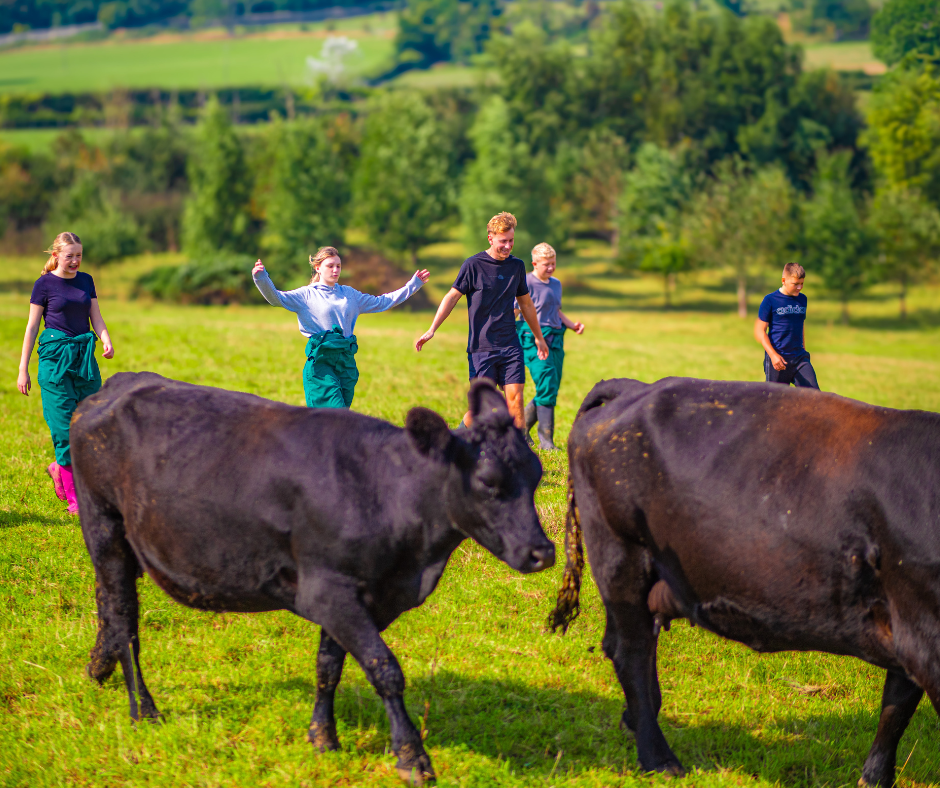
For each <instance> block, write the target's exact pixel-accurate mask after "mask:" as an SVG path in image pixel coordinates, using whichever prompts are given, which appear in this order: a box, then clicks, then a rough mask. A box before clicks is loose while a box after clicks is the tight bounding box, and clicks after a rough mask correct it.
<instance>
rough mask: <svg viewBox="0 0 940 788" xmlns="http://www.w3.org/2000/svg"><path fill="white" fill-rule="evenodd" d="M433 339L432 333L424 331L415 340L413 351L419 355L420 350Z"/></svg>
mask: <svg viewBox="0 0 940 788" xmlns="http://www.w3.org/2000/svg"><path fill="white" fill-rule="evenodd" d="M433 337H434V332H433V331H426V332H425V333H423V334H422V335H421V336H420V337H418V338H417V339H416V340H415V350H417V351H418V352H419V353H420V352H421V348H423V347H424V346H425V344H427V343H428V342H430V341H431V339H433Z"/></svg>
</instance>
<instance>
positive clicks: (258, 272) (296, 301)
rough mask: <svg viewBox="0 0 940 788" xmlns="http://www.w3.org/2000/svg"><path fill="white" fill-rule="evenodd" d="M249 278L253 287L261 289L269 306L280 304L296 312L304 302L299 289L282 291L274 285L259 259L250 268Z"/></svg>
mask: <svg viewBox="0 0 940 788" xmlns="http://www.w3.org/2000/svg"><path fill="white" fill-rule="evenodd" d="M251 278H252V279H253V280H254V283H255V287H257V288H258V290H260V291H261V295H263V296H264V300H265V301H267V302H268V303H269V304H270V305H271V306H282V307H284V309H287V310H288V311H290V312H297V311H298V310H300V309H301V308H302V307H303V306H304V304H305V303H306V302H305V300H304V297H303V294H302V293H301V291H300V290H288V291H287V292H282V291H280V290H278V289H277V288H276V287H275V286H274V282H272V281H271V276H270V275H269V274H268V272H267V271H265V270H264V264H263V263H262V262H261V261H260V260H259V261H258V262H257V263H255V265H254V268H252V269H251Z"/></svg>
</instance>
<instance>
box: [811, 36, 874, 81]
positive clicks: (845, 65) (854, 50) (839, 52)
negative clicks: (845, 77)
mask: <svg viewBox="0 0 940 788" xmlns="http://www.w3.org/2000/svg"><path fill="white" fill-rule="evenodd" d="M803 51H804V54H805V58H804V60H803V63H804V65H805V67H806V68H808V69H809V68H834V69H835V70H836V71H864V72H865V73H866V74H883V73H885V71H886V68H885V64H884V63H882V62H881V61H880V60H878V59H877V58H876V57H875V56H874V55H873V54H872V52H871V43H870V42H869V41H839V42H837V43H824V44H806V45H804V47H803Z"/></svg>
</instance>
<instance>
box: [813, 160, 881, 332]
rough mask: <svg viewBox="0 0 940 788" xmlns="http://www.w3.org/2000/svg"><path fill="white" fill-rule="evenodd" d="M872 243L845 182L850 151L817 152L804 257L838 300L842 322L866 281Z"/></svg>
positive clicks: (848, 185)
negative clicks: (851, 301)
mask: <svg viewBox="0 0 940 788" xmlns="http://www.w3.org/2000/svg"><path fill="white" fill-rule="evenodd" d="M871 241H872V238H871V234H870V233H869V232H867V231H866V228H865V226H864V223H863V222H862V217H861V215H860V214H859V210H858V206H856V204H855V196H854V195H853V193H852V188H851V184H850V182H849V157H848V155H847V154H846V153H837V154H832V155H828V154H821V155H820V157H819V163H818V165H817V170H816V177H815V178H814V180H813V196H812V198H811V199H810V200H807V201H806V202H804V203H803V257H804V261H805V264H806V267H807V268H808V269H810V270H811V271H818V272H819V274H820V275H821V277H822V280H823V284H824V285H825V286H826V288H827V289H828V290H830V291H831V292H832V293H833V294H835V295H836V296H838V298H839V300H840V301H841V302H842V322H843V323H848V322H849V301H850V300H851V299H852V297H853V296H855V295H857V294H858V293H859V292H861V290H862V289H863V288H864V287H865V285H866V284H867V283H868V281H869V274H870V262H871V261H870V258H869V249H870V246H871Z"/></svg>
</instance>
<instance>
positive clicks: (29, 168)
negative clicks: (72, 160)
mask: <svg viewBox="0 0 940 788" xmlns="http://www.w3.org/2000/svg"><path fill="white" fill-rule="evenodd" d="M58 185H59V184H58V178H57V174H56V170H55V165H54V163H53V161H52V159H51V158H50V157H49V156H46V155H43V154H30V152H29V150H27V149H26V148H22V147H15V146H13V145H6V144H4V143H3V142H0V236H2V235H3V234H4V232H5V231H6V229H7V228H8V227H9V228H12V229H21V228H26V227H30V226H35V225H37V224H39V223H40V222H42V220H43V218H44V217H45V215H46V212H47V211H48V210H49V205H50V204H51V201H52V199H53V196H54V194H55V191H56V188H57V187H58Z"/></svg>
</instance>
